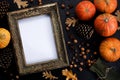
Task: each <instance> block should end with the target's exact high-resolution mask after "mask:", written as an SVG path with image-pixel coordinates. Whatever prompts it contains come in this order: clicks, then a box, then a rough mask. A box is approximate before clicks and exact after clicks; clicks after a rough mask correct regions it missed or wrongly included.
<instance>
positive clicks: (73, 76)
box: [62, 69, 78, 80]
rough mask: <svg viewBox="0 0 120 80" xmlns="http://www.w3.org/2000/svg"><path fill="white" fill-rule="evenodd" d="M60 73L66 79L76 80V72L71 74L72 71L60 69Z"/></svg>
mask: <svg viewBox="0 0 120 80" xmlns="http://www.w3.org/2000/svg"><path fill="white" fill-rule="evenodd" d="M62 75H63V76H66V80H78V79H77V77H76V74H73V73H72V71H68V69H64V70H62Z"/></svg>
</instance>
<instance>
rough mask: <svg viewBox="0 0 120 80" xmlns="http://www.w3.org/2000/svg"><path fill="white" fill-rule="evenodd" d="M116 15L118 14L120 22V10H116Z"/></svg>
mask: <svg viewBox="0 0 120 80" xmlns="http://www.w3.org/2000/svg"><path fill="white" fill-rule="evenodd" d="M115 15H116V18H117V21H118V22H120V10H117V11H116V12H115Z"/></svg>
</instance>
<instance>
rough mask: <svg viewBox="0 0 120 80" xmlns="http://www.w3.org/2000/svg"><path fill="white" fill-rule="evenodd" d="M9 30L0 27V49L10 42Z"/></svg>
mask: <svg viewBox="0 0 120 80" xmlns="http://www.w3.org/2000/svg"><path fill="white" fill-rule="evenodd" d="M10 39H11V36H10V32H9V31H8V30H6V29H4V28H0V49H2V48H5V47H6V46H7V45H8V44H9V42H10Z"/></svg>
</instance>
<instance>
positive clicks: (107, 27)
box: [94, 13, 118, 37]
mask: <svg viewBox="0 0 120 80" xmlns="http://www.w3.org/2000/svg"><path fill="white" fill-rule="evenodd" d="M94 28H95V30H96V32H97V33H98V34H100V35H101V36H103V37H108V36H112V35H113V34H114V33H115V32H116V31H117V29H118V22H117V19H116V17H115V16H113V15H112V14H109V13H104V14H101V15H99V16H98V17H97V18H96V19H95V21H94Z"/></svg>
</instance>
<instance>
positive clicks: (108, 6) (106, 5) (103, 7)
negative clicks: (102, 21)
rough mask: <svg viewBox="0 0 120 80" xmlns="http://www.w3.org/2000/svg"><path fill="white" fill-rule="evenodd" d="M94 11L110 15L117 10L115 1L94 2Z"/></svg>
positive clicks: (99, 0)
mask: <svg viewBox="0 0 120 80" xmlns="http://www.w3.org/2000/svg"><path fill="white" fill-rule="evenodd" d="M94 4H95V6H96V9H97V10H99V11H101V12H106V13H112V12H114V11H115V9H116V8H117V0H94Z"/></svg>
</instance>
